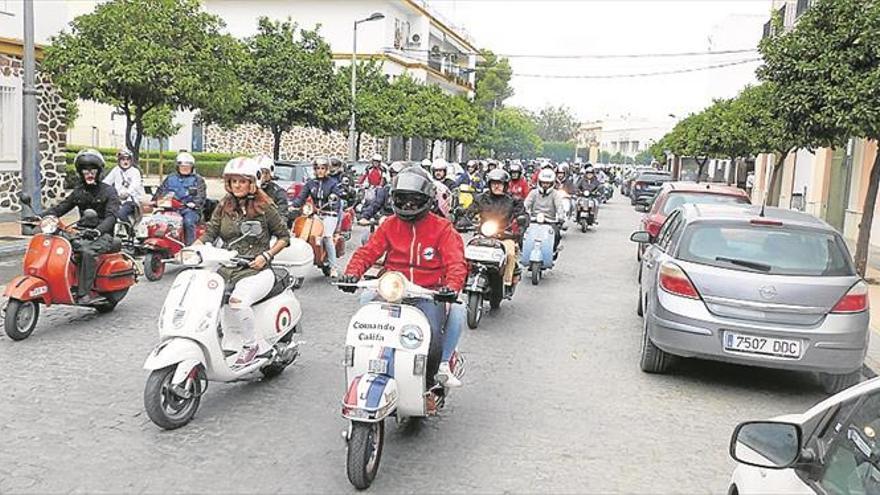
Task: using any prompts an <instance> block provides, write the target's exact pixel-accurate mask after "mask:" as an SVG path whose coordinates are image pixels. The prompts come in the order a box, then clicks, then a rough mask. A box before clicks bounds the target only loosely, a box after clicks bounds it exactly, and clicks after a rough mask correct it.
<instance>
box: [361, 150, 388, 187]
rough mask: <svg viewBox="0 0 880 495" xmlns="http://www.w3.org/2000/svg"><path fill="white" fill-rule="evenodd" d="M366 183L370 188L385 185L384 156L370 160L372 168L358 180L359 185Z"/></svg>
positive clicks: (376, 155)
mask: <svg viewBox="0 0 880 495" xmlns="http://www.w3.org/2000/svg"><path fill="white" fill-rule="evenodd" d="M364 181H366V182H367V184H369V185H370V187H381V186H383V185H385V172H384V171H383V170H382V155H380V154H378V153H377V154H375V155H373V158H372V159H371V160H370V168H369V169H367V171H366V172H364V175H362V176H361V177H360V178H359V179H358V184H363V183H364Z"/></svg>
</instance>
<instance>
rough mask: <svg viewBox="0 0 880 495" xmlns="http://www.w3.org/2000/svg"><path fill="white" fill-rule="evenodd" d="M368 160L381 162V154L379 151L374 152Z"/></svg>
mask: <svg viewBox="0 0 880 495" xmlns="http://www.w3.org/2000/svg"><path fill="white" fill-rule="evenodd" d="M370 161H371V162H381V161H382V155H380V154H379V153H376V154H374V155H373V158H370Z"/></svg>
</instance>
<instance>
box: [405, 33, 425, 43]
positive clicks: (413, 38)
mask: <svg viewBox="0 0 880 495" xmlns="http://www.w3.org/2000/svg"><path fill="white" fill-rule="evenodd" d="M421 42H422V37H421V36H420V35H419V33H413V34H411V35H409V38H407V40H406V44H407V46H419V45H420V44H421Z"/></svg>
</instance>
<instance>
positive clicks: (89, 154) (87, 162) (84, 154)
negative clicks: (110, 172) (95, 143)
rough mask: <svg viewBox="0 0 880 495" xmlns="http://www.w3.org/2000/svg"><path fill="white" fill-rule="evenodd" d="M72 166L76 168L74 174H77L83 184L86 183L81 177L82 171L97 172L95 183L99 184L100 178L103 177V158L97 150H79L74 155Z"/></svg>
mask: <svg viewBox="0 0 880 495" xmlns="http://www.w3.org/2000/svg"><path fill="white" fill-rule="evenodd" d="M73 166H74V167H76V173H77V174H79V178H80V179H81V180H82V181H83V184H85V183H86V180H85V178H84V177H83V170H87V169H88V170H95V169H96V170H97V171H98V176H97V178H96V179H95V182H96V183H98V182H101V178H102V177H103V176H104V157H103V156H102V155H101V153H100V152H99V151H98V150H94V149H91V148H86V149H84V150H81V151H80V152H79V153H77V154H76V158H74V159H73Z"/></svg>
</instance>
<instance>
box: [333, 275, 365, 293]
mask: <svg viewBox="0 0 880 495" xmlns="http://www.w3.org/2000/svg"><path fill="white" fill-rule="evenodd" d="M360 279H361V278H360V277H358V276H357V275H349V274H345V275H343V276H341V277H339V283H340V284H346V285H339V286H337V287H339V290H341V291H342V292H348V293H350V294H351V293H353V292H354V291H356V290H357V287H355V285H354V284H356V283H358V281H359V280H360Z"/></svg>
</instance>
